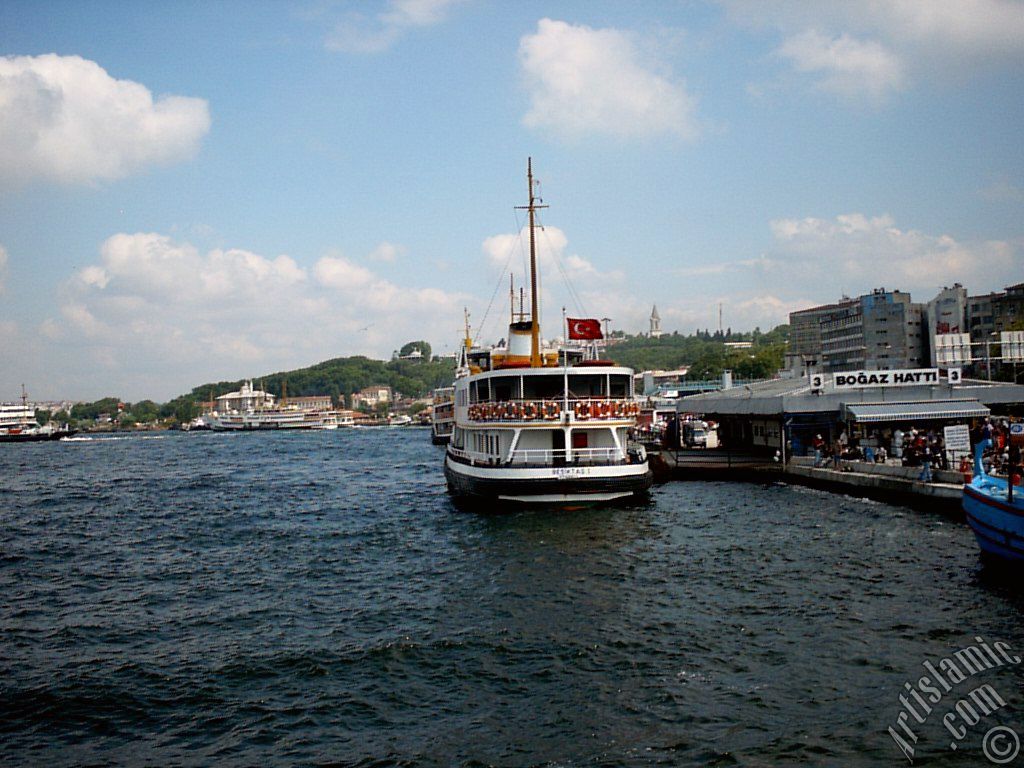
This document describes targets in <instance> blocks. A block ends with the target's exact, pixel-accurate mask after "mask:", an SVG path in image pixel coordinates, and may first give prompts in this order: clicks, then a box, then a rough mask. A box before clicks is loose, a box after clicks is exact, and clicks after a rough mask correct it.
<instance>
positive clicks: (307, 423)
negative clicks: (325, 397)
mask: <svg viewBox="0 0 1024 768" xmlns="http://www.w3.org/2000/svg"><path fill="white" fill-rule="evenodd" d="M206 419H207V421H208V423H209V425H210V429H212V430H215V431H217V432H231V431H251V430H265V429H337V428H338V419H337V417H336V416H335V415H334V414H333V413H331V412H329V411H307V410H301V409H298V408H274V409H267V410H252V411H243V412H234V413H212V414H209V415H208V416H206Z"/></svg>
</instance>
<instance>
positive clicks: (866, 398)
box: [677, 368, 1024, 456]
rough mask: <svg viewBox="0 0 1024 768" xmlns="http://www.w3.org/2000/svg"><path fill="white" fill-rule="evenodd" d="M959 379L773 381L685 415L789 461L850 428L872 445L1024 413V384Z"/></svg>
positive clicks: (866, 375)
mask: <svg viewBox="0 0 1024 768" xmlns="http://www.w3.org/2000/svg"><path fill="white" fill-rule="evenodd" d="M958 374H959V371H957V370H956V369H952V370H951V371H950V372H949V373H947V374H946V375H943V374H942V372H941V371H940V370H939V369H938V368H920V369H911V370H889V371H850V372H847V373H834V374H812V375H810V376H808V377H805V378H790V379H772V380H770V381H763V382H757V383H752V384H744V385H741V386H737V387H732V388H728V389H722V390H721V391H718V392H708V393H705V394H700V395H692V396H690V397H684V398H682V399H680V400H679V401H678V405H677V410H678V412H679V413H698V414H703V415H704V416H705V418H708V419H711V420H714V421H716V422H718V423H719V431H718V436H719V440H720V442H721V443H722V445H723V446H726V447H728V448H731V449H735V450H743V451H752V452H764V453H774V452H775V451H776V450H780V451H783V452H784V453H785V455H787V456H789V455H792V456H803V455H807V454H808V453H809V452H811V449H810V445H811V441H812V440H814V437H815V435H819V434H820V435H821V436H822V438H824V439H825V440H826V441H828V442H829V443H830V444H831V442H832V441H833V440H835V439H836V438H837V437H838V436H839V434H840V433H841V432H842V431H844V430H845V431H846V432H847V434H848V435H850V436H851V437H854V436H856V437H859V438H860V439H861V444H862V445H864V446H869V447H870V446H871V445H872V442H873V441H872V438H871V435H874V434H879V433H881V432H882V431H884V430H896V429H902V430H904V431H905V430H907V429H910V428H911V427H915V428H917V429H935V430H936V431H938V432H940V433H941V431H942V428H943V427H945V426H949V425H951V424H971V423H973V422H974V421H975V420H977V419H982V418H984V417H986V416H989V415H990V414H993V413H994V414H997V415H1000V416H1006V415H1010V416H1024V386H1021V385H1018V384H1010V383H1005V382H998V381H980V380H972V379H961V378H960V377H959V375H958ZM951 379H952V380H951ZM787 441H788V445H787V444H786V443H787ZM875 447H877V446H875Z"/></svg>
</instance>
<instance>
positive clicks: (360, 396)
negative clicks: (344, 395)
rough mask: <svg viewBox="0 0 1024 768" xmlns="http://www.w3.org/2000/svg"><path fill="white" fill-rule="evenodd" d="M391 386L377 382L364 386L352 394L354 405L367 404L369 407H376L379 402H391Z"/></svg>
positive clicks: (355, 406)
mask: <svg viewBox="0 0 1024 768" xmlns="http://www.w3.org/2000/svg"><path fill="white" fill-rule="evenodd" d="M392 399H393V398H392V396H391V387H385V386H381V385H379V384H375V385H373V386H372V387H363V388H362V389H361V390H359V391H358V392H356V393H355V394H354V395H353V396H352V406H353V407H354V408H358V407H359V406H360V405H365V406H366V407H368V408H376V407H377V405H378V404H379V403H390V402H391V401H392Z"/></svg>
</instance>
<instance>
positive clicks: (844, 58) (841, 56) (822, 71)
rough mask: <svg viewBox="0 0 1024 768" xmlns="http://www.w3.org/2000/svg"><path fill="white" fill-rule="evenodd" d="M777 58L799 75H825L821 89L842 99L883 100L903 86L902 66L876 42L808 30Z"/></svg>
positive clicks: (788, 42)
mask: <svg viewBox="0 0 1024 768" xmlns="http://www.w3.org/2000/svg"><path fill="white" fill-rule="evenodd" d="M777 54H778V55H779V56H781V57H783V58H785V59H788V60H790V61H791V62H792V63H793V66H794V68H795V69H796V70H797V71H799V72H807V73H813V74H818V75H821V79H820V80H819V81H818V83H817V85H818V87H819V88H821V89H822V90H824V91H828V92H831V93H835V94H838V95H840V96H849V97H859V96H867V97H870V98H873V99H879V98H881V97H883V96H885V95H887V94H888V93H889V92H890V91H896V90H899V89H900V88H901V87H902V86H903V81H904V76H903V64H902V62H900V60H899V58H898V57H897V56H896V55H895V54H894V53H892V52H891V51H889V50H887V49H886V48H885V46H883V45H882V44H880V43H878V42H877V41H874V40H866V41H865V40H857V39H855V38H852V37H850V36H849V35H845V34H844V35H840V36H839V37H836V38H832V37H828V36H825V35H822V34H821V33H819V32H817V31H815V30H808V31H806V32H803V33H801V34H799V35H794V36H793V37H790V38H788V39H786V40H785V41H784V42H783V44H782V46H781V47H780V48H779V49H778V51H777Z"/></svg>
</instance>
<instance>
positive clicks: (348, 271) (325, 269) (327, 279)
mask: <svg viewBox="0 0 1024 768" xmlns="http://www.w3.org/2000/svg"><path fill="white" fill-rule="evenodd" d="M313 272H314V273H315V274H316V279H317V280H319V281H320V284H321V285H325V286H327V287H328V288H339V289H342V290H351V291H355V290H359V289H361V288H365V287H366V286H367V285H369V284H370V283H372V282H373V279H374V275H373V273H372V272H371V271H370V270H368V269H367V268H366V267H361V266H359V265H358V264H354V263H352V262H351V261H349V260H348V259H346V258H344V257H343V256H324V257H323V258H321V259H320V260H319V261H317V263H316V265H315V266H314V267H313Z"/></svg>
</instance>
